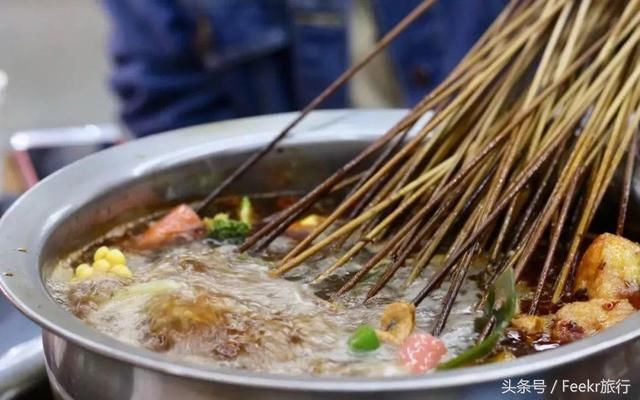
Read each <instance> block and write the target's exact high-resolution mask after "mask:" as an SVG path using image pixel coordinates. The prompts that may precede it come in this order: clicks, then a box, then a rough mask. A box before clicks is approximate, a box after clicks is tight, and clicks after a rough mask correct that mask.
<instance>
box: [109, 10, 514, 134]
mask: <svg viewBox="0 0 640 400" xmlns="http://www.w3.org/2000/svg"><path fill="white" fill-rule="evenodd" d="M103 1H104V2H105V5H106V7H107V9H108V11H109V13H110V15H111V16H112V18H111V20H112V24H113V30H112V31H113V32H112V38H111V39H112V40H111V47H110V49H111V56H112V63H113V68H114V69H113V75H112V78H111V84H112V87H113V89H114V91H115V92H116V94H117V95H118V97H119V98H120V100H121V104H122V105H121V117H122V119H123V121H124V123H125V124H126V125H127V126H128V127H129V128H130V129H131V131H132V132H133V133H134V134H136V135H138V136H142V135H147V134H151V133H155V132H159V131H164V130H168V129H173V128H177V127H181V126H188V125H194V124H198V123H203V122H208V121H214V120H221V119H227V118H234V117H241V116H248V115H255V114H263V113H274V112H281V111H289V110H294V109H299V108H302V107H303V106H304V105H305V104H306V103H308V102H309V101H310V100H311V99H313V98H314V97H315V96H316V95H317V94H318V93H320V92H321V91H322V89H323V88H324V87H326V86H327V85H328V84H329V83H330V82H331V81H333V80H334V79H335V78H336V77H337V76H338V75H339V74H340V73H341V72H342V71H343V70H345V69H346V68H347V67H348V64H349V55H348V54H349V52H348V48H347V34H348V26H347V24H348V21H349V18H348V16H349V10H350V7H351V2H352V0H103ZM372 2H373V9H374V14H375V20H376V23H377V25H378V30H379V32H382V33H384V32H387V31H388V30H389V29H391V28H392V27H393V26H394V25H395V24H396V23H397V22H398V21H399V20H400V19H401V18H403V17H404V16H405V15H406V14H407V13H409V11H410V10H411V9H413V8H414V7H415V6H416V5H417V4H419V3H420V0H372ZM505 3H506V0H439V1H437V2H436V4H435V5H434V6H433V7H432V8H431V9H430V10H429V11H428V12H427V14H426V15H424V16H423V17H421V19H420V20H418V21H416V22H415V23H414V24H413V25H412V26H411V27H410V28H409V29H408V31H406V32H405V33H403V34H402V35H401V36H400V37H399V38H398V39H397V40H396V41H395V42H394V43H393V44H391V46H390V48H389V54H390V58H391V63H392V67H393V68H394V71H395V74H396V77H397V79H398V80H399V83H400V87H401V89H402V91H403V94H404V98H405V102H406V105H407V106H409V105H412V104H414V103H416V102H417V101H418V100H419V99H420V98H422V96H424V95H425V94H426V93H427V92H428V91H429V90H430V89H432V88H433V87H434V86H435V85H436V84H437V83H438V82H440V81H441V80H442V79H443V78H444V77H445V76H446V75H447V73H448V72H449V71H450V70H451V69H452V68H453V67H454V66H455V65H456V63H457V62H458V61H459V60H460V59H461V58H462V56H463V55H464V54H465V52H466V51H467V50H468V49H469V48H470V47H471V46H472V45H473V43H474V42H475V41H476V40H477V38H478V37H479V36H480V35H481V34H482V32H483V31H484V30H485V29H486V28H487V27H488V26H489V25H490V23H491V22H492V20H493V19H494V18H495V17H496V15H497V14H498V13H499V12H500V10H501V9H502V8H503V7H504V5H505ZM348 105H349V103H348V96H347V91H346V90H341V91H339V92H338V93H336V94H335V95H334V96H332V97H331V98H330V99H328V100H327V101H326V102H325V103H324V104H323V107H326V108H336V107H345V106H348Z"/></svg>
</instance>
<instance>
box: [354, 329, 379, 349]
mask: <svg viewBox="0 0 640 400" xmlns="http://www.w3.org/2000/svg"><path fill="white" fill-rule="evenodd" d="M348 344H349V347H350V348H351V350H353V351H373V350H375V349H377V348H378V347H380V341H379V340H378V335H376V331H375V329H373V328H372V327H371V326H369V325H361V326H359V327H358V329H356V331H355V332H354V333H353V335H351V337H350V338H349V342H348Z"/></svg>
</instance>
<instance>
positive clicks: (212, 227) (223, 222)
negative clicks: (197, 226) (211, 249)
mask: <svg viewBox="0 0 640 400" xmlns="http://www.w3.org/2000/svg"><path fill="white" fill-rule="evenodd" d="M204 224H205V226H206V227H207V233H208V235H209V237H210V238H212V239H216V240H221V241H230V242H238V241H241V240H243V239H244V238H245V237H246V236H247V234H249V231H250V230H251V226H250V225H249V224H248V223H246V222H243V221H238V220H235V219H231V218H229V215H227V214H224V213H220V214H216V215H215V216H214V217H213V218H205V219H204Z"/></svg>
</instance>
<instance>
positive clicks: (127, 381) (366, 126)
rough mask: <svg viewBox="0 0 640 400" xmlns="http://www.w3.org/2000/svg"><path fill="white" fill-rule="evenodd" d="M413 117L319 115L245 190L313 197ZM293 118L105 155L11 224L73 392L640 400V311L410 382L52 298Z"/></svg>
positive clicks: (25, 296)
mask: <svg viewBox="0 0 640 400" xmlns="http://www.w3.org/2000/svg"><path fill="white" fill-rule="evenodd" d="M403 114H404V111H401V110H375V111H324V112H317V113H314V114H312V115H311V116H310V117H309V118H308V119H307V120H306V121H305V122H304V123H303V124H302V125H301V126H300V128H299V129H297V130H296V131H295V133H294V134H293V135H292V137H291V138H290V139H288V140H287V141H286V144H284V145H283V146H282V147H281V148H280V149H279V150H278V151H275V152H273V154H271V155H270V156H269V157H268V158H267V159H265V160H264V161H263V162H261V163H260V165H258V166H257V167H256V168H254V169H253V171H252V173H251V174H250V175H251V176H250V177H247V178H246V179H244V180H243V181H242V182H241V183H240V184H239V185H238V186H237V187H236V188H235V189H237V190H240V191H243V192H260V191H264V190H272V189H277V188H284V187H286V188H297V189H308V188H309V187H310V186H311V185H313V184H314V183H317V182H318V181H319V180H320V179H321V178H322V177H324V176H327V175H328V174H329V173H330V172H331V171H333V170H335V169H336V168H337V167H338V166H339V165H341V164H343V163H344V162H345V161H346V160H347V159H349V158H350V157H351V156H353V155H354V154H355V153H356V152H357V151H358V150H359V149H361V148H362V147H363V146H364V145H365V144H366V143H367V142H368V141H370V140H371V139H372V138H373V137H375V136H376V135H379V134H381V133H382V132H383V131H384V130H385V129H386V128H388V127H390V126H391V125H392V124H393V123H394V122H395V121H397V120H398V119H399V118H400V117H401V116H402V115H403ZM291 118H292V115H291V114H284V115H274V116H267V117H257V118H248V119H242V120H237V121H229V122H223V123H217V124H211V125H204V126H198V127H193V128H188V129H182V130H179V131H176V132H171V133H167V134H163V135H158V136H154V137H150V138H147V139H143V140H139V141H135V142H132V143H128V144H125V145H122V146H118V147H116V148H112V149H109V150H106V151H103V152H100V153H97V154H95V155H93V156H90V157H87V158H85V159H83V160H81V161H79V162H76V163H74V164H72V165H70V166H69V167H67V168H65V169H63V170H62V171H60V172H58V173H56V174H54V175H53V176H50V177H49V178H47V179H45V180H44V181H43V182H41V183H40V184H38V185H37V186H36V187H34V188H33V189H31V190H30V191H29V192H28V193H27V194H26V195H24V196H23V197H22V198H21V199H20V200H18V202H17V203H16V204H15V205H14V206H13V208H12V209H11V210H10V211H9V212H8V213H7V214H6V215H5V216H4V217H3V219H2V221H0V284H1V287H2V290H3V292H4V293H5V294H6V295H7V297H8V298H9V299H10V300H11V301H12V302H13V303H14V304H15V305H16V307H18V308H19V309H20V310H21V311H22V312H23V313H24V314H25V315H27V316H28V317H29V318H31V319H33V320H34V321H35V322H36V323H38V324H39V325H41V326H42V328H43V332H44V333H43V339H44V349H45V356H46V363H47V368H48V373H49V377H50V379H51V382H52V386H53V387H54V390H55V391H56V393H57V394H58V396H59V397H60V398H64V399H67V398H69V399H91V400H100V399H118V400H124V399H176V398H179V399H181V400H187V399H205V398H206V399H278V400H282V399H372V398H375V399H425V398H427V396H428V398H430V399H465V398H468V399H482V398H487V399H491V398H498V397H500V398H510V397H513V398H515V396H516V395H515V394H512V393H510V392H511V391H512V390H513V391H514V392H515V387H516V385H517V384H518V383H519V380H520V379H523V380H527V381H528V382H526V384H524V383H523V382H520V383H521V385H520V388H521V391H522V393H524V394H526V392H529V396H530V398H537V397H542V396H543V395H542V394H540V391H541V390H544V393H545V394H544V396H545V397H552V398H556V397H557V398H602V397H601V396H602V394H599V393H590V394H586V393H583V394H581V395H578V396H577V397H576V393H571V392H570V387H569V386H568V384H569V383H575V384H580V383H587V380H590V382H591V383H594V382H601V381H602V380H603V379H612V380H617V379H622V381H620V383H621V385H620V386H619V389H620V391H621V392H622V391H624V390H625V389H626V390H628V392H629V395H633V398H638V392H639V391H640V374H639V373H638V372H637V371H640V341H639V340H638V337H639V336H640V315H636V316H633V317H632V318H629V319H628V320H626V321H625V322H623V323H621V324H619V325H617V326H615V327H613V328H611V329H608V330H606V331H604V332H602V333H600V334H598V335H596V336H594V337H591V338H588V339H585V340H581V341H578V342H576V343H573V344H570V345H567V346H563V347H562V348H559V349H557V350H553V351H548V352H544V353H541V354H537V355H533V356H528V357H524V358H521V359H518V360H515V361H512V362H507V363H499V364H493V365H485V366H480V367H470V368H463V369H459V370H455V371H451V372H437V373H433V374H428V375H425V376H416V377H405V378H385V379H352V378H308V377H287V376H276V375H269V374H255V373H251V372H246V371H236V370H230V369H222V368H217V367H214V366H203V365H195V364H190V363H187V362H181V361H178V360H175V359H169V358H167V357H165V356H163V355H162V354H157V353H153V352H150V351H147V350H144V349H141V348H136V347H132V346H130V345H127V344H124V343H121V342H118V341H116V340H114V339H112V338H110V337H107V336H105V335H103V334H100V333H98V332H97V331H95V330H93V329H91V328H90V327H88V326H86V325H85V324H84V323H83V322H82V321H80V320H78V319H76V318H75V317H74V316H72V315H71V314H69V313H67V312H66V311H64V310H63V309H62V308H61V307H60V306H59V305H58V304H56V302H55V301H54V300H53V299H52V298H51V296H50V295H49V294H48V293H47V290H46V289H45V285H44V280H45V279H46V277H47V276H48V274H49V273H50V271H51V268H52V265H53V264H54V263H55V261H56V260H57V259H58V258H60V257H62V256H64V255H65V254H67V253H68V252H69V251H71V250H73V249H75V248H77V247H78V246H81V245H83V244H85V243H87V242H88V241H90V240H92V239H95V238H97V237H98V236H99V235H101V234H102V233H103V232H105V230H106V229H108V228H111V227H113V226H115V225H116V224H119V223H121V222H123V221H126V220H128V219H130V218H133V217H136V216H140V215H142V214H143V213H145V212H147V211H148V210H149V209H153V208H154V207H157V206H159V205H162V204H166V203H171V202H177V201H180V200H185V199H192V198H195V197H198V196H201V195H203V194H204V193H206V191H207V190H208V189H210V188H211V187H212V185H213V184H214V183H215V182H216V181H219V180H220V179H221V177H223V176H224V175H225V174H227V173H229V171H230V170H232V169H233V168H234V166H236V165H237V164H238V162H239V161H240V160H241V159H242V157H244V156H245V155H246V153H247V152H248V151H249V150H251V149H254V148H256V147H257V146H260V145H262V144H264V143H266V142H267V141H268V140H269V139H270V138H271V137H272V136H273V135H274V134H275V133H276V132H277V131H278V130H279V129H280V128H282V127H283V126H284V125H285V124H286V123H287V122H289V121H290V120H291ZM275 171H281V173H275ZM282 171H285V173H282ZM266 177H268V179H266ZM509 379H510V381H508V380H509ZM627 379H628V380H630V381H629V382H628V383H629V386H627V381H625V380H627ZM505 380H507V381H505ZM534 380H536V382H534ZM563 380H567V381H566V382H564V381H563ZM543 384H544V385H545V387H543V386H542V385H543ZM552 389H553V395H551V394H550V393H551V391H552ZM563 389H564V390H563ZM576 390H579V389H576ZM592 390H593V387H592ZM504 391H507V392H508V393H505V394H503V395H501V393H502V392H504ZM517 396H518V397H517V398H522V397H521V396H522V394H520V395H517Z"/></svg>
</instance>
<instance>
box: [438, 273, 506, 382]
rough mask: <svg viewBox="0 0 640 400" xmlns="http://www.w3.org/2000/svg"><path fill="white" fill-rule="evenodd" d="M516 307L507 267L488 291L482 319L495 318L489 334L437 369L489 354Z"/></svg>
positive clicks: (448, 367)
mask: <svg viewBox="0 0 640 400" xmlns="http://www.w3.org/2000/svg"><path fill="white" fill-rule="evenodd" d="M517 307H518V298H517V294H516V289H515V277H514V273H513V269H511V268H507V270H506V271H505V272H503V273H502V275H500V277H499V278H498V279H497V280H496V283H495V284H494V286H493V287H492V289H491V292H489V297H488V303H487V308H486V310H485V318H484V320H485V321H488V320H489V318H491V317H494V318H495V321H496V322H495V324H494V328H493V331H492V332H491V334H490V335H489V336H487V338H486V339H484V340H483V341H481V342H480V343H478V344H476V345H475V346H471V347H470V348H469V349H467V350H465V351H463V352H462V353H461V354H459V355H458V356H456V357H454V358H452V359H450V360H449V361H446V362H443V363H441V364H440V365H438V369H440V370H445V369H451V368H457V367H461V366H464V365H469V364H471V363H473V362H475V361H476V360H479V359H482V358H484V357H486V356H487V355H489V354H490V353H491V351H492V350H493V349H494V347H496V345H497V344H498V342H499V341H500V338H501V337H502V334H503V332H504V331H505V329H506V328H507V326H509V323H510V322H511V318H513V316H514V314H515V313H516V311H517Z"/></svg>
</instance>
